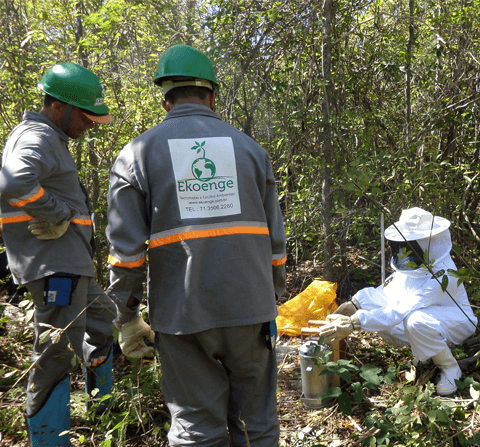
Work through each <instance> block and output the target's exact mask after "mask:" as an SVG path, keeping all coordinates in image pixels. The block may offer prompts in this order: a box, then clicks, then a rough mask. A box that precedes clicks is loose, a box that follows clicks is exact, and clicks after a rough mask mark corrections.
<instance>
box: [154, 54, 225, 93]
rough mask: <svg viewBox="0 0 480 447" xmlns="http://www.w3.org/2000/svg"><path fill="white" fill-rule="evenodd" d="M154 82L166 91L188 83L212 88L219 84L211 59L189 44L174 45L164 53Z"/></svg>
mask: <svg viewBox="0 0 480 447" xmlns="http://www.w3.org/2000/svg"><path fill="white" fill-rule="evenodd" d="M182 78H183V79H182ZM205 81H207V82H205ZM153 82H154V83H155V84H156V85H161V86H162V87H163V91H164V93H166V91H168V90H170V89H172V88H175V87H181V86H186V85H196V86H199V87H207V88H210V90H213V89H214V87H216V86H218V82H217V79H216V78H215V72H214V71H213V65H212V63H211V62H210V59H208V57H207V56H205V55H204V54H203V53H201V52H200V51H198V50H196V49H195V48H192V47H190V46H188V45H174V46H173V47H170V48H169V49H168V50H167V51H165V53H163V55H162V57H161V58H160V60H159V61H158V65H157V71H156V72H155V77H154V78H153ZM212 84H213V85H212Z"/></svg>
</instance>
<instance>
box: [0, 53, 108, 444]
mask: <svg viewBox="0 0 480 447" xmlns="http://www.w3.org/2000/svg"><path fill="white" fill-rule="evenodd" d="M38 87H39V88H40V89H41V90H42V91H43V92H44V93H45V95H44V100H43V106H42V108H41V110H40V112H39V113H35V112H25V114H24V116H23V121H22V122H21V123H20V124H19V125H18V126H17V127H16V128H15V129H14V130H13V131H12V132H11V134H10V136H9V137H8V140H7V142H6V144H5V148H4V150H3V157H2V169H1V171H0V216H1V217H0V219H1V220H0V222H1V225H2V228H3V239H4V243H5V246H6V251H7V255H8V263H9V267H10V270H11V273H12V277H13V279H14V281H15V283H17V284H23V285H25V286H26V288H27V289H28V291H29V292H30V293H31V295H32V298H33V301H34V304H35V323H36V324H35V339H34V345H33V354H32V360H33V361H34V367H33V369H32V371H31V373H30V376H29V380H28V385H27V405H26V418H27V427H28V436H29V442H30V445H31V446H33V447H36V446H61V447H65V446H71V443H70V437H69V435H68V431H69V429H70V410H69V400H70V387H69V373H70V372H71V371H72V370H73V368H75V366H76V361H75V358H81V359H83V361H84V363H85V368H86V373H87V374H86V390H87V392H89V393H91V394H92V395H93V394H96V398H100V396H105V395H106V394H110V390H111V384H112V383H111V382H112V343H113V336H112V332H113V330H112V321H113V319H114V317H115V315H114V314H115V306H114V304H113V302H112V301H111V300H110V299H109V298H108V297H107V296H106V294H105V292H104V291H103V289H102V288H101V287H100V286H99V285H98V284H97V282H96V281H95V268H94V263H93V258H92V256H93V252H94V240H93V222H92V218H91V214H90V205H89V200H88V196H87V192H86V189H85V188H84V186H83V185H82V184H81V183H80V181H79V178H78V172H77V168H76V165H75V161H74V159H73V157H72V156H71V154H70V152H69V150H68V142H69V138H74V139H75V138H79V137H80V136H81V135H83V134H84V132H85V131H87V130H88V129H91V128H93V127H94V125H95V123H108V122H111V121H112V117H111V116H110V115H109V113H108V107H107V106H106V105H105V104H104V98H103V96H104V92H103V87H102V84H101V83H100V80H99V79H98V77H97V76H96V75H95V74H93V73H92V72H91V71H89V70H87V69H86V68H84V67H81V66H79V65H76V64H72V63H60V64H57V65H55V66H53V67H52V68H50V69H49V70H48V71H47V72H46V73H45V75H44V76H43V77H42V79H41V81H40V83H39V84H38ZM45 331H53V332H52V333H55V331H57V332H58V338H57V339H56V340H55V342H53V341H51V340H50V339H49V337H48V336H47V334H45ZM72 348H73V350H72ZM95 389H98V391H97V392H96V393H93V390H95ZM91 403H92V401H90V400H89V404H91ZM104 403H105V402H103V403H102V405H104ZM97 409H98V410H101V409H102V408H101V407H100V405H97Z"/></svg>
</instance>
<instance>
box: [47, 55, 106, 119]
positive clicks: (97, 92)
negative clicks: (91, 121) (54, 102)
mask: <svg viewBox="0 0 480 447" xmlns="http://www.w3.org/2000/svg"><path fill="white" fill-rule="evenodd" d="M38 88H39V89H41V90H43V91H44V92H45V93H47V94H48V95H50V96H53V97H54V98H56V99H59V100H60V101H63V102H65V103H67V104H72V105H73V106H77V107H80V108H81V109H84V110H86V111H89V112H92V114H93V116H95V115H99V116H102V117H104V119H103V120H102V122H108V121H109V120H110V121H111V118H110V116H108V120H106V118H107V115H108V107H107V106H106V105H105V104H104V101H103V97H104V92H103V86H102V84H101V83H100V79H98V77H97V75H95V74H94V73H92V72H91V71H90V70H87V69H86V68H84V67H82V66H80V65H77V64H72V63H70V62H61V63H59V64H56V65H54V66H53V67H52V68H50V69H49V70H48V71H47V72H46V73H45V74H44V75H43V77H42V79H41V81H40V82H39V83H38ZM89 117H91V116H90V115H89Z"/></svg>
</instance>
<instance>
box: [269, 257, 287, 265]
mask: <svg viewBox="0 0 480 447" xmlns="http://www.w3.org/2000/svg"><path fill="white" fill-rule="evenodd" d="M286 262H287V257H286V256H285V257H284V258H282V259H273V260H272V265H274V266H278V265H283V264H285V263H286Z"/></svg>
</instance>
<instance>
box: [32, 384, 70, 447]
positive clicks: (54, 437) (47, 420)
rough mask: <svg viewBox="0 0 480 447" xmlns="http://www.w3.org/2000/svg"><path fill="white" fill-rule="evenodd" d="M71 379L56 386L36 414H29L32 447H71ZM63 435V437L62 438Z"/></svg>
mask: <svg viewBox="0 0 480 447" xmlns="http://www.w3.org/2000/svg"><path fill="white" fill-rule="evenodd" d="M69 402H70V379H69V377H68V375H67V376H65V377H64V378H63V379H62V380H61V381H60V382H59V383H57V384H56V385H55V387H54V388H53V389H52V392H51V393H50V395H49V396H48V398H47V400H46V401H45V402H44V403H43V405H42V406H41V408H40V409H39V410H38V411H37V412H36V413H34V414H32V415H28V414H27V427H28V439H29V442H30V444H29V445H30V446H31V447H46V446H52V447H53V446H55V447H71V445H72V444H71V443H70V435H69V434H68V433H66V434H63V435H61V433H62V432H68V431H69V430H70V407H69ZM60 435H61V436H60Z"/></svg>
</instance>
